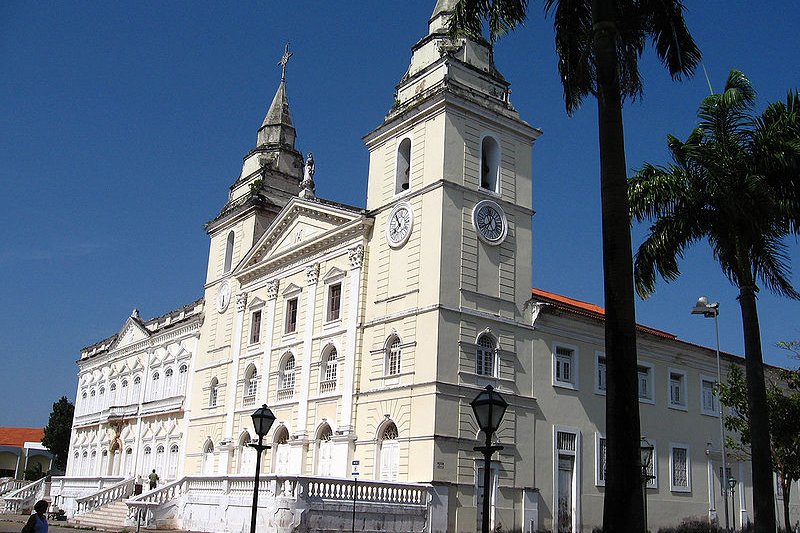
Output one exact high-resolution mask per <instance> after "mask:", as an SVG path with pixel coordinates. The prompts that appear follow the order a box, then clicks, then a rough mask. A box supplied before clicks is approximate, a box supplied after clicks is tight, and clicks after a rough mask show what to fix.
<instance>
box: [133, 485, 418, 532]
mask: <svg viewBox="0 0 800 533" xmlns="http://www.w3.org/2000/svg"><path fill="white" fill-rule="evenodd" d="M258 485H259V494H261V495H262V496H263V498H262V500H261V503H262V505H264V504H266V503H267V502H269V501H270V500H271V499H289V500H295V501H297V500H325V501H339V502H352V501H353V496H354V494H353V491H354V487H355V491H356V494H355V499H356V501H358V502H359V503H361V504H376V505H398V506H402V507H425V506H427V504H428V492H429V491H430V487H428V486H427V485H420V484H415V483H402V484H399V483H388V482H385V481H366V480H365V481H359V482H358V483H356V484H354V483H353V481H352V480H350V479H331V478H323V477H306V476H283V475H281V476H278V475H274V474H268V475H265V476H263V477H261V479H260V480H259V484H258ZM189 493H191V494H197V495H199V494H205V495H215V496H237V497H243V498H249V497H250V495H252V494H253V478H252V477H250V476H225V477H220V476H213V477H212V476H187V477H184V478H183V479H180V480H177V481H173V482H172V483H167V484H166V485H163V486H161V487H159V488H156V489H153V490H151V491H148V492H145V493H142V494H140V495H138V496H135V497H133V498H131V499H129V500H127V501H126V502H125V503H126V505H127V506H128V519H129V520H130V521H131V522H132V523H135V522H136V520H137V516H139V517H141V518H143V520H142V524H143V525H148V524H152V523H153V520H154V518H155V513H156V512H157V511H158V508H159V507H160V506H162V505H164V504H166V503H169V502H171V501H173V500H175V499H176V498H178V497H179V496H181V495H183V494H189ZM140 512H143V514H140Z"/></svg>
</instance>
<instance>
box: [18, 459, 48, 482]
mask: <svg viewBox="0 0 800 533" xmlns="http://www.w3.org/2000/svg"><path fill="white" fill-rule="evenodd" d="M46 475H47V474H46V473H45V472H42V465H40V464H39V463H33V464H32V465H30V466H29V467H28V468H26V469H25V472H23V478H24V479H27V480H28V481H37V480H39V479H42V478H43V477H44V476H46Z"/></svg>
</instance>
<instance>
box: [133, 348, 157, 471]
mask: <svg viewBox="0 0 800 533" xmlns="http://www.w3.org/2000/svg"><path fill="white" fill-rule="evenodd" d="M145 357H146V360H145V362H144V373H143V374H142V381H141V382H140V383H139V391H138V392H139V397H138V398H136V443H135V445H134V446H133V457H134V459H133V475H134V476H136V475H138V474H139V472H138V470H139V461H140V459H139V458H140V456H141V455H142V425H143V423H142V402H143V401H144V395H145V392H146V391H147V383H148V382H149V381H150V380H149V379H148V377H147V376H148V375H149V374H150V359H152V357H153V349H152V348H150V349H148V350H147V353H146V354H145ZM134 377H135V374H134V373H131V382H130V385H129V386H133V379H134Z"/></svg>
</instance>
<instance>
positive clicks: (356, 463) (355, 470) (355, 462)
mask: <svg viewBox="0 0 800 533" xmlns="http://www.w3.org/2000/svg"><path fill="white" fill-rule="evenodd" d="M352 464H353V472H352V474H351V475H353V476H359V475H361V474H360V473H359V471H358V465H360V464H361V461H358V460H356V461H353V463H352Z"/></svg>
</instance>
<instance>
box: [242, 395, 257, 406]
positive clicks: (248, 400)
mask: <svg viewBox="0 0 800 533" xmlns="http://www.w3.org/2000/svg"><path fill="white" fill-rule="evenodd" d="M255 404H256V395H255V394H251V395H250V396H245V397H243V398H242V405H243V406H245V407H247V406H248V405H255Z"/></svg>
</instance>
